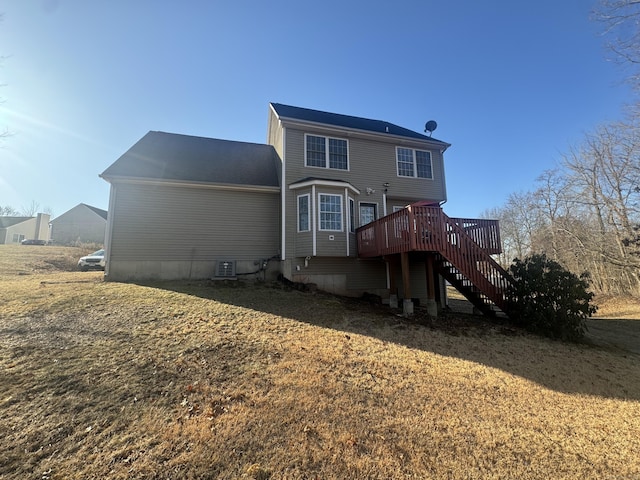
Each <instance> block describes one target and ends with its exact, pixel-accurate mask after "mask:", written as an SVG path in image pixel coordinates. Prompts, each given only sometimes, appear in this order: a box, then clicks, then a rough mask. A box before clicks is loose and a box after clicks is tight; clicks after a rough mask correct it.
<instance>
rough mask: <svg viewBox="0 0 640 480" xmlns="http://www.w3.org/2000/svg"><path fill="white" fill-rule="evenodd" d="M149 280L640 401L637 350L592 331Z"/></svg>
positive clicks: (278, 291) (562, 386)
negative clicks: (539, 329) (433, 316)
mask: <svg viewBox="0 0 640 480" xmlns="http://www.w3.org/2000/svg"><path fill="white" fill-rule="evenodd" d="M144 285H145V286H148V287H154V288H160V289H166V290H170V291H174V292H178V293H183V294H187V295H193V296H197V297H199V298H203V299H210V300H215V301H217V302H221V303H226V304H229V305H234V306H238V307H243V308H248V309H253V310H256V311H260V312H264V313H270V314H273V315H276V316H282V317H286V318H289V319H293V320H296V321H299V322H304V323H307V324H311V325H316V326H319V327H325V328H331V329H334V330H338V331H344V332H345V333H352V334H360V335H364V336H369V337H373V338H378V339H380V340H382V341H385V342H393V343H395V344H399V345H403V346H406V347H409V348H413V349H419V350H422V351H428V352H433V353H436V354H438V355H442V356H447V357H452V358H459V359H463V360H468V361H472V362H475V363H479V364H483V365H486V366H489V367H492V368H497V369H500V370H502V371H505V372H509V373H511V374H514V375H517V376H519V377H522V378H525V379H528V380H531V381H533V382H535V383H537V384H539V385H542V386H544V387H547V388H550V389H553V390H555V391H557V392H562V393H569V394H583V395H594V396H600V397H607V398H620V399H628V400H640V363H639V362H638V359H639V357H638V355H636V353H634V352H632V351H628V350H623V349H620V348H607V344H606V343H601V344H599V345H598V344H597V343H598V342H594V341H593V337H591V338H590V337H588V338H587V341H586V342H585V343H583V344H568V343H562V342H559V341H553V340H549V339H546V338H542V337H537V336H534V335H530V334H527V333H524V332H523V331H521V330H518V329H515V328H512V327H510V326H509V325H507V324H505V323H502V324H501V323H494V322H489V321H488V320H486V319H484V318H483V317H479V316H474V315H468V314H460V313H453V312H449V313H447V314H446V315H443V316H441V317H440V318H439V319H438V320H436V321H432V320H430V319H429V318H428V317H427V316H426V315H425V314H424V313H421V311H420V310H418V311H417V313H416V315H415V318H414V319H413V320H407V319H405V318H403V317H402V316H401V315H400V311H392V310H391V309H389V308H388V307H387V306H383V305H375V304H372V303H370V302H366V301H363V300H360V299H352V298H343V297H339V296H333V295H328V294H324V293H321V292H314V293H312V292H301V291H298V290H295V289H292V288H289V287H286V286H282V285H280V284H268V283H267V284H259V285H252V284H245V283H243V282H229V281H225V282H212V281H202V282H182V283H174V282H166V283H164V282H154V283H145V284H144ZM629 322H633V321H629ZM625 328H626V329H627V330H629V331H630V330H633V329H635V331H636V334H637V335H638V336H637V337H636V338H640V322H636V323H634V324H631V323H627V322H625Z"/></svg>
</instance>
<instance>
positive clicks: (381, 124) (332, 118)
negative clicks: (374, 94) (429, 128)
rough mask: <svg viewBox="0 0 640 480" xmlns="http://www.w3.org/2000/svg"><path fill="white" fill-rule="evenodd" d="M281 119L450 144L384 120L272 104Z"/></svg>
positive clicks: (444, 144)
mask: <svg viewBox="0 0 640 480" xmlns="http://www.w3.org/2000/svg"><path fill="white" fill-rule="evenodd" d="M271 106H272V107H273V109H274V110H275V111H276V113H277V115H278V117H280V118H290V119H295V120H303V121H306V122H313V123H321V124H325V125H333V126H336V127H345V128H353V129H356V130H364V131H367V132H375V133H380V134H385V133H386V134H389V135H398V136H401V137H408V138H416V139H420V140H429V141H431V142H434V143H440V144H442V145H443V146H445V147H448V146H449V144H448V143H446V142H443V141H442V140H437V139H435V138H432V137H428V136H426V135H423V134H421V133H418V132H414V131H413V130H409V129H407V128H404V127H400V126H398V125H394V124H393V123H389V122H385V121H383V120H371V119H368V118H361V117H352V116H350V115H341V114H339V113H329V112H322V111H320V110H311V109H309V108H301V107H292V106H290V105H282V104H281V103H271Z"/></svg>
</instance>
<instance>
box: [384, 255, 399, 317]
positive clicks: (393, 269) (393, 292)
mask: <svg viewBox="0 0 640 480" xmlns="http://www.w3.org/2000/svg"><path fill="white" fill-rule="evenodd" d="M384 259H385V260H386V262H387V267H388V269H389V307H390V308H398V285H397V284H396V276H397V274H398V268H397V267H398V262H397V258H396V256H395V255H389V256H387V257H384Z"/></svg>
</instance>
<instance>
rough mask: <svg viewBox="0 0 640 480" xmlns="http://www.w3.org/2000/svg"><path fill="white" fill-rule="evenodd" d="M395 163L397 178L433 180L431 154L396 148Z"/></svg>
mask: <svg viewBox="0 0 640 480" xmlns="http://www.w3.org/2000/svg"><path fill="white" fill-rule="evenodd" d="M396 162H397V167H398V176H399V177H413V178H429V179H433V170H432V168H431V152H428V151H426V150H414V149H413V148H404V147H397V148H396Z"/></svg>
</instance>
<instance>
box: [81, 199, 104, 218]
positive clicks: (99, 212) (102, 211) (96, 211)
mask: <svg viewBox="0 0 640 480" xmlns="http://www.w3.org/2000/svg"><path fill="white" fill-rule="evenodd" d="M81 205H84V206H85V207H87V208H88V209H89V210H91V211H93V212H94V213H95V214H96V215H99V216H101V217H102V218H104V219H105V220H106V219H107V211H106V210H102V209H101V208H96V207H92V206H91V205H87V204H86V203H81Z"/></svg>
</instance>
